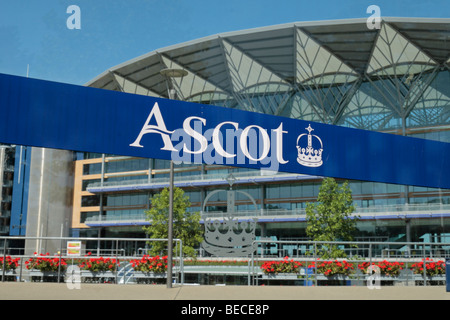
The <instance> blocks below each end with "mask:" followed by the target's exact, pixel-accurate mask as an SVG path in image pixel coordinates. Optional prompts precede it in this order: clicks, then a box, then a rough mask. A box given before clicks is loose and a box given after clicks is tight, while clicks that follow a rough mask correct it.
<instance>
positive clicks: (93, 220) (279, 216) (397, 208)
mask: <svg viewBox="0 0 450 320" xmlns="http://www.w3.org/2000/svg"><path fill="white" fill-rule="evenodd" d="M354 215H359V216H360V217H361V220H374V219H378V220H383V219H413V218H416V219H418V218H443V217H450V205H447V204H420V205H411V204H410V205H392V206H388V205H386V206H373V207H369V208H356V212H355V213H354ZM224 216H226V213H224V212H219V211H216V212H203V213H202V215H201V223H203V222H204V220H206V219H219V220H220V219H222V218H223V217H224ZM233 216H234V217H237V218H238V219H239V220H248V219H254V218H255V219H257V220H258V222H304V221H306V212H305V209H295V210H284V209H271V210H247V211H236V212H235V214H234V215H233ZM85 223H86V225H87V226H90V227H105V226H136V225H148V224H149V222H148V221H146V220H145V214H144V212H142V214H139V215H114V216H108V215H103V216H96V217H90V218H88V219H86V222H85Z"/></svg>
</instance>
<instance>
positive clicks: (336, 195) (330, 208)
mask: <svg viewBox="0 0 450 320" xmlns="http://www.w3.org/2000/svg"><path fill="white" fill-rule="evenodd" d="M354 210H355V207H354V205H353V198H352V192H351V190H350V187H349V185H348V182H345V183H344V184H343V185H342V186H341V187H339V185H338V183H337V182H336V181H335V180H334V179H333V178H326V179H324V180H323V182H322V185H321V187H320V190H319V195H318V197H317V202H316V203H308V204H307V206H306V221H307V227H306V234H307V235H308V236H309V237H311V238H312V239H313V240H314V241H330V242H332V241H352V240H353V234H354V232H355V231H356V224H357V222H358V220H359V216H354V215H352V213H353V211H354ZM324 247H325V249H323V250H322V251H321V252H320V255H321V256H322V257H323V258H338V257H345V253H344V252H343V251H342V250H340V249H338V247H337V246H336V245H331V244H330V245H329V246H324Z"/></svg>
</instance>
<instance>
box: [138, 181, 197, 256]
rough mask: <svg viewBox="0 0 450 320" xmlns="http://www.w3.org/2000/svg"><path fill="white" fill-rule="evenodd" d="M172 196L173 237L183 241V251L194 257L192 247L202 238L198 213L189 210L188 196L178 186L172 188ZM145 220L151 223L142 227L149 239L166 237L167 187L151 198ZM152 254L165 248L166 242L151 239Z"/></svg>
mask: <svg viewBox="0 0 450 320" xmlns="http://www.w3.org/2000/svg"><path fill="white" fill-rule="evenodd" d="M173 193H174V196H173V238H174V239H180V240H181V241H182V242H183V253H184V254H185V255H187V256H191V257H195V256H196V253H195V250H194V247H195V246H197V245H198V244H199V243H200V242H201V241H202V240H203V237H202V233H203V232H202V228H201V225H200V213H199V212H189V211H187V208H189V207H190V206H191V203H190V201H189V198H188V197H187V196H185V195H184V191H183V190H182V189H180V188H177V187H175V188H174V192H173ZM145 213H146V220H147V221H149V222H150V223H151V224H150V225H149V226H145V227H143V229H144V231H145V232H146V233H147V234H148V235H149V238H150V239H167V237H168V223H167V221H168V219H169V189H168V188H165V189H164V190H162V191H161V193H159V194H156V195H154V196H153V198H152V199H151V208H150V210H147V211H146V212H145ZM151 245H152V249H151V250H150V253H151V254H152V255H158V254H160V253H161V252H162V251H163V250H166V248H167V243H166V242H162V241H152V242H151Z"/></svg>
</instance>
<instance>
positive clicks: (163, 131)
mask: <svg viewBox="0 0 450 320" xmlns="http://www.w3.org/2000/svg"><path fill="white" fill-rule="evenodd" d="M153 117H155V120H156V124H157V125H156V126H155V125H150V124H149V123H150V120H151V119H152V118H153ZM147 133H158V134H160V135H161V137H162V139H163V142H164V147H163V148H161V150H167V151H176V150H175V148H174V147H173V144H172V141H171V140H170V136H169V134H172V133H173V131H169V130H167V128H166V124H165V123H164V119H163V117H162V114H161V110H159V105H158V102H155V104H154V105H153V109H152V111H150V114H149V115H148V118H147V121H145V124H144V126H143V127H142V129H141V132H140V133H139V135H138V137H137V139H136V141H134V142H133V143H132V144H130V146H131V147H138V148H143V146H141V144H140V142H141V139H142V137H143V136H144V135H145V134H147Z"/></svg>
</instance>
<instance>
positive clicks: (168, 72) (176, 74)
mask: <svg viewBox="0 0 450 320" xmlns="http://www.w3.org/2000/svg"><path fill="white" fill-rule="evenodd" d="M160 73H161V75H163V76H165V77H166V78H167V79H170V80H171V79H173V78H181V77H184V76H186V75H187V74H188V73H187V71H186V70H183V69H170V68H168V69H163V70H161V71H160ZM170 82H171V81H170ZM168 93H169V98H170V99H175V94H174V92H172V91H171V89H170V86H169V85H168ZM173 176H174V168H173V160H170V178H169V219H168V237H167V239H168V245H167V250H168V252H167V288H172V264H173V180H174V179H173Z"/></svg>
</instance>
